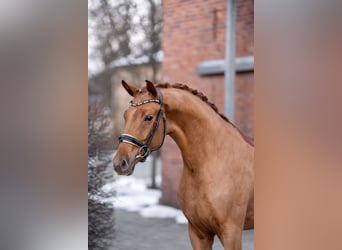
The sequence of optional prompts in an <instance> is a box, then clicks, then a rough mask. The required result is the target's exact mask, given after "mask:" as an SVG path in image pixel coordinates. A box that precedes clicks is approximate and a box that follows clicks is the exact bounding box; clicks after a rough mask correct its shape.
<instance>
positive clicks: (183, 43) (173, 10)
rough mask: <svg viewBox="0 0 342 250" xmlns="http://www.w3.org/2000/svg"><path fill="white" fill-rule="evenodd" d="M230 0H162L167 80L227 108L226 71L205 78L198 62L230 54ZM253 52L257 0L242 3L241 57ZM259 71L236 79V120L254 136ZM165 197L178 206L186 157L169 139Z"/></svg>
mask: <svg viewBox="0 0 342 250" xmlns="http://www.w3.org/2000/svg"><path fill="white" fill-rule="evenodd" d="M226 4H227V1H226V0H188V1H184V0H163V1H162V5H163V6H162V11H163V30H162V47H163V51H164V59H163V63H162V79H163V81H164V82H170V83H175V82H181V83H185V84H187V85H189V86H190V87H192V88H196V89H198V90H200V91H201V92H203V93H204V94H206V95H207V96H208V98H209V100H210V101H211V102H213V103H215V104H216V105H217V106H218V108H219V110H220V111H221V112H222V113H223V111H224V91H225V85H224V75H223V72H222V73H217V74H215V75H210V76H200V75H199V73H198V65H199V63H201V62H203V61H206V60H217V59H224V58H225V46H226V42H225V40H226V12H227V9H226V7H227V6H226ZM253 54H254V1H253V0H238V1H237V20H236V57H237V58H239V57H243V56H253ZM253 76H254V70H253V69H248V70H242V72H237V73H236V77H235V91H236V93H235V117H234V118H235V122H234V123H235V124H236V125H237V126H238V127H239V128H240V129H241V130H242V131H243V132H244V133H246V134H248V135H253V85H254V84H253ZM161 157H162V164H163V169H162V197H161V200H160V202H161V203H162V204H168V205H172V206H176V207H177V206H178V201H177V190H178V184H179V180H180V176H181V172H182V158H181V155H180V151H179V149H178V147H177V146H176V144H175V143H174V142H173V141H172V139H171V138H170V137H167V139H166V140H165V144H164V146H163V148H162V153H161Z"/></svg>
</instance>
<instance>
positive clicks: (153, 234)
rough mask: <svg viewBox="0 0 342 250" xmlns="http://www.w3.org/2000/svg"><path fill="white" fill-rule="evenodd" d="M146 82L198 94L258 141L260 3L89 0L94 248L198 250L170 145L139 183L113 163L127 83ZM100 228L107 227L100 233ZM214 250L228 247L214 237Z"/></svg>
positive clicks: (247, 243)
mask: <svg viewBox="0 0 342 250" xmlns="http://www.w3.org/2000/svg"><path fill="white" fill-rule="evenodd" d="M145 79H147V80H150V81H152V82H154V83H159V82H169V83H176V82H180V83H184V84H187V85H189V86H190V87H192V88H195V89H198V90H199V91H201V92H203V93H204V94H205V95H207V96H208V99H209V100H210V101H211V102H213V103H215V104H216V105H217V106H218V107H219V110H220V112H222V113H225V114H226V115H227V116H228V117H229V119H230V120H232V121H233V122H234V123H235V124H236V125H237V126H238V127H239V128H240V129H241V130H242V131H243V132H244V133H246V134H247V135H249V136H253V95H254V1H253V0H237V1H235V0H228V1H227V0H219V1H217V0H215V1H214V0H207V1H180V0H127V1H124V0H117V1H110V0H100V1H94V0H90V1H88V106H89V107H88V148H89V149H88V154H89V159H88V161H89V164H88V165H89V169H88V175H89V176H90V177H88V179H89V188H88V196H89V201H88V203H89V204H88V205H89V207H88V214H89V215H88V216H89V228H90V230H89V246H90V247H91V248H92V249H95V248H96V246H98V242H99V236H98V235H102V236H103V237H102V236H101V237H102V241H103V244H105V245H106V244H107V245H106V246H108V249H167V248H166V247H165V245H170V246H171V248H170V249H176V248H177V249H190V248H191V246H190V242H189V239H188V236H187V227H186V224H187V220H186V219H185V217H184V215H183V214H182V212H181V210H179V203H178V200H177V190H178V184H179V180H180V176H181V172H182V159H181V155H180V152H179V149H178V148H177V146H176V145H175V143H174V142H173V141H172V140H171V139H170V138H166V140H165V143H164V145H163V147H162V149H161V151H160V152H155V153H153V154H152V156H150V157H149V158H148V160H147V161H146V162H145V163H143V164H141V163H140V164H138V166H137V167H136V169H135V172H134V174H133V175H132V176H130V177H119V176H117V175H116V174H114V173H113V166H112V162H111V161H112V159H113V155H114V154H115V149H116V148H117V145H118V141H117V138H118V136H119V134H120V133H122V131H123V129H124V119H123V112H124V110H125V109H126V108H127V107H128V104H129V101H130V99H131V97H130V96H129V95H128V94H127V93H126V91H125V90H124V89H123V88H122V87H121V80H125V81H126V82H129V83H131V84H133V85H136V86H137V87H142V86H143V84H144V80H145ZM227 107H228V108H227ZM99 204H100V205H99ZM92 214H94V216H92ZM101 217H102V218H103V219H102V220H101V219H100V218H101ZM156 217H157V218H159V219H155V218H156ZM109 218H110V219H109ZM161 218H163V219H161ZM154 220H156V221H154ZM99 223H100V224H101V225H103V227H101V228H97V227H98V226H97V225H98V224H99ZM163 223H164V224H163ZM104 225H107V226H106V227H105V226H104ZM137 228H141V229H140V230H138V231H136V230H137ZM147 228H148V229H147ZM109 229H110V230H109ZM104 232H105V233H104ZM145 234H146V235H145ZM96 235H97V236H96ZM148 236H150V237H148ZM171 236H172V237H171ZM165 237H166V239H165ZM167 237H169V239H167ZM147 238H151V240H150V241H148V240H147ZM162 239H164V240H162ZM175 239H177V243H175V241H174V240H175ZM178 239H179V240H178ZM92 242H93V243H92ZM105 242H106V243H105ZM111 242H112V243H113V244H110V243H111ZM142 242H144V243H142ZM166 242H169V243H166ZM175 244H178V245H175ZM215 249H223V247H222V246H220V244H219V243H218V241H217V240H216V241H215ZM244 249H253V231H250V232H245V233H244Z"/></svg>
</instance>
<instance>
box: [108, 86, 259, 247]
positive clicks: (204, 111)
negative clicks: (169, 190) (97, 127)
mask: <svg viewBox="0 0 342 250" xmlns="http://www.w3.org/2000/svg"><path fill="white" fill-rule="evenodd" d="M122 85H123V87H124V88H125V89H126V90H127V92H128V94H130V95H131V96H132V97H133V100H132V101H131V105H130V107H129V108H128V109H127V110H126V111H125V113H124V118H125V121H126V123H125V130H124V134H122V135H120V137H119V141H120V144H119V147H118V150H117V153H116V155H115V157H114V160H113V161H114V168H115V171H116V172H117V173H118V174H121V175H130V174H132V173H133V171H134V167H135V164H136V163H138V162H140V161H144V160H145V159H146V157H147V156H148V155H149V154H150V152H151V151H154V150H156V149H158V148H160V147H161V146H162V144H163V141H164V137H165V135H166V134H167V135H170V136H171V137H172V138H173V140H174V141H175V142H176V144H177V145H178V147H179V148H180V150H181V153H182V157H183V162H184V166H183V173H182V177H181V181H180V186H179V192H178V197H179V203H180V206H181V208H182V210H183V213H184V214H185V216H186V218H187V219H188V221H189V226H188V227H189V236H190V240H191V244H192V247H193V249H195V250H197V249H212V244H213V238H214V236H215V235H217V236H218V237H219V239H220V241H221V243H222V244H223V246H224V249H230V250H232V249H241V237H242V230H243V229H252V228H253V227H254V211H253V210H254V209H253V208H254V205H253V201H254V168H253V158H254V146H253V143H252V141H251V140H250V139H249V138H247V137H246V136H244V135H243V134H242V133H241V132H240V131H239V130H238V129H237V128H236V127H235V126H234V125H233V124H232V123H231V122H229V121H228V119H227V118H226V117H224V116H223V115H221V114H219V113H218V112H217V108H216V106H215V105H213V104H211V103H209V102H208V100H207V97H205V96H204V95H203V94H202V93H200V92H198V91H197V90H194V89H191V88H189V87H188V86H186V85H183V84H175V85H170V84H158V85H156V86H155V85H154V84H153V83H151V82H149V81H146V87H144V88H143V89H138V88H136V87H134V86H132V85H129V84H127V83H126V82H125V81H122Z"/></svg>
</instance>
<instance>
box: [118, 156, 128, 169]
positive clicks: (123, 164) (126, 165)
mask: <svg viewBox="0 0 342 250" xmlns="http://www.w3.org/2000/svg"><path fill="white" fill-rule="evenodd" d="M120 168H121V169H122V170H127V169H128V163H127V160H125V159H122V160H121V162H120Z"/></svg>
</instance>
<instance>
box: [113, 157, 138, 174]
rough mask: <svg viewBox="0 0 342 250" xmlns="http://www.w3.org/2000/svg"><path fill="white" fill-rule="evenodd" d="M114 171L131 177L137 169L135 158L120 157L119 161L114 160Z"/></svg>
mask: <svg viewBox="0 0 342 250" xmlns="http://www.w3.org/2000/svg"><path fill="white" fill-rule="evenodd" d="M113 163H114V164H113V165H114V170H115V172H116V173H117V174H118V175H127V176H129V175H131V174H133V172H134V168H135V157H130V158H129V159H128V158H126V157H120V158H119V159H117V160H116V159H115V158H114V162H113Z"/></svg>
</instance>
